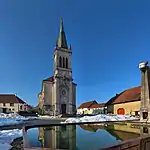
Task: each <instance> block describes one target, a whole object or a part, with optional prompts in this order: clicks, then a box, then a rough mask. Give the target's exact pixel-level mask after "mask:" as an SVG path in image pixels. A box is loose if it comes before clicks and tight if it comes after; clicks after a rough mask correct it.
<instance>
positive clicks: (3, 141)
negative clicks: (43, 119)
mask: <svg viewBox="0 0 150 150" xmlns="http://www.w3.org/2000/svg"><path fill="white" fill-rule="evenodd" d="M21 136H22V130H19V129H14V130H2V131H0V149H2V150H9V149H11V147H12V146H11V145H10V144H11V143H12V142H13V140H14V139H16V138H18V137H21Z"/></svg>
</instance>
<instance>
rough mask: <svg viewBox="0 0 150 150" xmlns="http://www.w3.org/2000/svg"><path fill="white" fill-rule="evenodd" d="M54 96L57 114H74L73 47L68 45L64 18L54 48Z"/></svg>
mask: <svg viewBox="0 0 150 150" xmlns="http://www.w3.org/2000/svg"><path fill="white" fill-rule="evenodd" d="M53 57H54V82H55V84H54V97H53V99H54V100H55V104H56V105H55V110H56V112H55V115H59V114H73V113H74V109H73V107H74V105H75V102H74V101H75V100H74V99H75V98H73V86H74V84H73V82H72V81H73V79H72V66H71V61H72V49H71V46H70V47H68V44H67V39H66V35H65V31H64V26H63V20H62V18H61V19H60V31H59V35H58V39H57V41H56V47H55V50H54V55H53Z"/></svg>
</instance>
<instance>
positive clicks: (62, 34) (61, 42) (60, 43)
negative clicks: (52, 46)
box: [56, 18, 68, 49]
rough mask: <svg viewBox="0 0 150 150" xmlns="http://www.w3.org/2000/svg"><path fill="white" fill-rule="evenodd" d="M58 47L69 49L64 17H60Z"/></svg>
mask: <svg viewBox="0 0 150 150" xmlns="http://www.w3.org/2000/svg"><path fill="white" fill-rule="evenodd" d="M56 47H59V48H66V49H68V45H67V40H66V35H65V31H64V26H63V20H62V18H61V19H60V31H59V36H58V39H57V42H56Z"/></svg>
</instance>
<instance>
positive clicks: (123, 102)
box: [106, 86, 141, 115]
mask: <svg viewBox="0 0 150 150" xmlns="http://www.w3.org/2000/svg"><path fill="white" fill-rule="evenodd" d="M140 100H141V86H138V87H134V88H130V89H127V90H125V91H123V92H121V93H120V94H118V95H116V96H115V97H113V98H111V99H110V100H109V101H108V102H107V103H106V106H107V111H108V113H113V114H122V115H123V114H128V115H139V111H140V103H141V101H140Z"/></svg>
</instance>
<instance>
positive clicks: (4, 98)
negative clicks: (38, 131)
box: [0, 94, 31, 113]
mask: <svg viewBox="0 0 150 150" xmlns="http://www.w3.org/2000/svg"><path fill="white" fill-rule="evenodd" d="M29 109H31V107H30V106H29V105H28V104H27V103H26V102H24V101H23V100H22V99H20V98H19V97H18V96H16V95H15V94H0V112H3V113H12V112H19V111H28V110H29Z"/></svg>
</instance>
